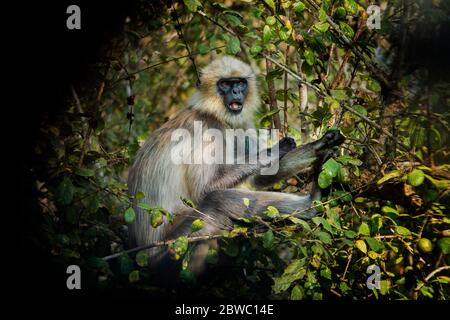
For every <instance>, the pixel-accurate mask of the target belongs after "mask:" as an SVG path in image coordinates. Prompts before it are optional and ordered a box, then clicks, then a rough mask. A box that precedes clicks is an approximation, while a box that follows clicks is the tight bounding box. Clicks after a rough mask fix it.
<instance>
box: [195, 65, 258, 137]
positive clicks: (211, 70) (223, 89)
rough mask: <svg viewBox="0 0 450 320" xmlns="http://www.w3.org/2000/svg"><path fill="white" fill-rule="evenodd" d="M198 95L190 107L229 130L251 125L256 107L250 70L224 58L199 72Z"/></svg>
mask: <svg viewBox="0 0 450 320" xmlns="http://www.w3.org/2000/svg"><path fill="white" fill-rule="evenodd" d="M200 82H201V84H200V86H199V92H198V94H197V95H196V96H195V97H194V100H193V102H192V104H193V105H194V107H195V108H198V109H201V110H202V111H205V112H208V113H210V114H212V115H214V116H215V117H217V118H218V119H219V120H221V121H224V122H225V123H227V124H228V125H229V126H231V127H233V128H240V127H248V126H251V125H252V120H253V115H254V112H255V110H256V108H257V106H258V104H259V94H258V88H257V84H256V76H255V74H254V72H253V70H252V68H251V67H250V66H249V65H248V64H246V63H244V62H242V61H240V60H238V59H235V58H233V57H230V56H225V57H223V58H220V59H217V60H215V61H213V62H212V63H211V64H209V65H208V66H206V67H205V68H204V69H202V70H201V76H200Z"/></svg>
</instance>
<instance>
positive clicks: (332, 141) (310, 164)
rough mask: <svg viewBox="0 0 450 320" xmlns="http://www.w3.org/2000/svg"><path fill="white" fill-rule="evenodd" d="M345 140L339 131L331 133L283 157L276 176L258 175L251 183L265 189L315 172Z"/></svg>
mask: <svg viewBox="0 0 450 320" xmlns="http://www.w3.org/2000/svg"><path fill="white" fill-rule="evenodd" d="M344 139H345V138H344V137H343V136H342V134H341V133H340V132H339V131H338V130H334V131H329V132H327V133H326V134H325V135H324V136H323V137H322V138H320V139H319V140H317V141H314V142H311V143H308V144H305V145H303V146H300V147H298V148H295V149H294V150H292V151H290V152H288V153H287V154H286V155H285V156H283V157H282V158H281V159H280V160H279V169H278V171H277V173H276V174H272V175H264V174H256V175H254V176H253V177H252V178H251V183H252V184H253V185H254V186H256V187H265V186H269V185H272V184H273V183H275V182H277V181H280V180H282V179H286V178H289V177H291V176H293V175H295V174H298V173H306V172H311V171H314V170H315V169H316V167H317V166H319V165H321V164H322V163H323V162H324V161H326V160H327V159H328V158H329V157H330V155H331V154H332V152H333V149H334V148H335V147H336V146H338V145H340V144H341V143H342V142H343V141H344Z"/></svg>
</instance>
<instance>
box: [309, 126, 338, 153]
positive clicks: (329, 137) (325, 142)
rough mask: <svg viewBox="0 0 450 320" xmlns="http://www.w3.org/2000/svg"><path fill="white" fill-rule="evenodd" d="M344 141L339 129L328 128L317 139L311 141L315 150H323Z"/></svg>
mask: <svg viewBox="0 0 450 320" xmlns="http://www.w3.org/2000/svg"><path fill="white" fill-rule="evenodd" d="M344 141H345V136H344V135H343V134H342V133H341V132H340V131H339V130H330V131H328V132H327V133H325V135H324V136H323V137H322V138H320V139H319V140H317V141H315V142H313V148H314V150H315V151H316V152H323V151H326V150H328V149H333V147H337V146H339V145H341V144H342V143H343V142H344Z"/></svg>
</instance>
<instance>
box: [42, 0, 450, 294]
mask: <svg viewBox="0 0 450 320" xmlns="http://www.w3.org/2000/svg"><path fill="white" fill-rule="evenodd" d="M368 5H369V3H368V2H366V1H355V0H343V1H341V0H338V1H330V0H323V1H321V2H320V1H317V0H311V1H310V0H305V1H276V0H264V1H250V0H248V1H247V0H245V1H234V0H227V1H223V2H220V1H217V2H212V1H199V0H184V1H174V2H173V3H170V2H169V3H168V5H167V7H166V6H164V5H160V7H157V9H158V16H157V19H155V18H154V17H153V18H152V19H150V18H149V17H150V15H147V11H151V10H152V9H154V8H153V7H152V5H150V4H149V3H147V2H145V1H142V2H139V4H138V6H139V9H140V10H137V11H138V12H139V14H136V15H135V16H130V17H128V18H127V20H126V21H125V22H124V23H123V29H124V32H123V33H122V34H120V35H119V36H118V37H116V38H114V41H111V43H108V44H107V48H106V49H105V54H104V57H103V59H102V60H101V61H99V62H98V63H97V64H96V65H94V66H93V70H95V72H96V73H97V74H98V75H99V76H98V81H97V82H96V83H95V86H94V87H92V86H88V85H84V84H75V85H74V86H73V87H72V97H71V98H70V99H69V102H68V104H67V108H66V111H65V112H64V114H62V115H61V116H60V117H59V118H58V119H57V121H50V120H49V119H47V118H44V119H43V120H42V125H41V128H42V129H41V135H40V136H39V140H38V142H37V143H36V145H35V149H34V152H35V154H36V155H38V156H40V159H41V161H40V162H38V163H35V164H34V168H33V170H34V171H33V174H34V179H35V181H36V187H37V189H38V192H39V199H38V201H39V204H40V209H41V211H42V217H43V219H44V220H43V223H42V224H41V225H39V226H38V229H39V232H40V234H41V235H43V238H44V239H45V241H43V240H42V237H41V238H40V240H39V241H42V247H43V248H44V250H46V251H48V252H50V253H51V255H52V256H54V261H57V263H60V264H63V265H68V264H72V263H75V264H78V265H80V266H81V267H82V268H83V270H88V273H89V277H90V281H89V286H90V288H104V289H105V290H109V289H117V288H124V287H127V288H133V289H136V290H142V291H146V290H155V288H153V287H151V285H152V279H154V277H157V275H154V274H152V273H151V272H149V271H148V270H147V268H146V266H147V264H148V257H147V256H146V253H145V251H140V252H137V253H136V252H132V253H129V254H123V255H120V256H119V257H118V258H114V259H109V260H107V261H105V260H103V259H101V258H102V257H105V256H108V255H111V254H115V253H118V252H121V251H124V250H126V249H129V248H128V246H127V232H126V225H127V224H128V223H131V222H132V221H133V220H134V212H133V210H132V209H130V203H131V202H130V197H129V195H128V194H127V186H126V183H125V181H126V175H127V168H128V167H129V165H130V164H131V161H132V159H133V156H134V154H135V153H136V151H137V149H138V148H139V146H140V145H141V144H142V143H143V141H144V140H145V139H146V137H148V135H149V134H150V133H151V132H152V131H153V130H154V129H156V128H158V127H159V126H160V125H161V124H162V123H164V122H165V121H166V120H167V119H168V117H170V116H171V115H172V114H173V113H175V112H177V111H178V110H180V109H181V108H183V107H184V106H185V105H186V103H187V100H188V98H189V96H190V95H191V94H192V93H193V92H194V90H195V83H196V80H197V69H196V67H200V66H204V65H205V64H207V63H208V62H209V61H210V60H211V59H213V58H214V57H215V56H218V55H222V54H228V55H235V56H238V57H239V58H241V59H242V60H244V61H247V62H249V63H251V64H252V66H253V67H254V68H255V69H257V70H259V75H258V78H259V82H260V87H261V96H262V101H263V102H264V103H263V105H262V106H261V108H260V110H259V112H258V122H257V126H259V127H265V128H269V127H275V128H278V129H281V131H282V132H283V134H286V135H289V136H292V137H294V138H295V139H296V141H297V143H306V142H309V141H311V140H313V139H316V138H318V137H320V136H321V135H322V134H323V133H324V132H325V131H326V130H327V129H329V128H330V127H338V128H340V129H341V131H342V132H343V133H344V134H345V135H346V137H347V140H346V143H345V144H344V146H343V149H342V151H341V154H340V156H338V157H336V158H335V159H331V160H329V161H328V162H327V163H326V164H325V166H324V168H323V170H322V172H321V174H320V176H319V185H320V186H321V187H322V188H323V189H325V190H326V191H327V196H326V197H325V198H323V199H322V201H321V202H320V203H316V204H315V206H316V207H317V208H318V209H319V211H320V214H319V215H318V216H317V217H315V218H313V219H312V221H307V222H306V221H302V220H300V219H297V218H295V217H293V216H291V215H280V214H279V213H278V210H277V209H276V208H274V207H269V208H268V210H267V220H264V221H262V220H261V219H259V220H258V219H256V218H255V219H254V220H252V221H242V224H239V225H236V227H235V228H234V229H233V230H230V231H229V232H226V233H225V234H224V236H223V238H222V239H221V240H220V241H221V243H222V246H221V251H223V252H221V253H223V254H225V255H227V256H228V257H230V261H231V262H230V263H231V268H229V269H227V270H231V271H228V273H227V272H226V270H223V272H220V277H219V276H218V277H213V279H212V280H211V281H210V282H208V284H207V285H206V284H198V283H196V279H195V278H194V276H193V275H192V274H190V273H189V272H188V271H186V270H183V271H182V272H181V273H180V277H181V278H182V280H183V281H184V282H185V283H186V286H187V288H190V289H189V290H192V291H196V290H197V289H198V286H201V287H202V288H203V289H204V291H203V292H204V294H213V295H215V296H218V297H247V298H264V297H266V298H267V297H269V298H276V299H326V298H331V297H335V298H337V297H347V298H351V299H381V298H383V297H384V298H387V299H425V298H433V299H448V298H449V291H448V289H449V287H448V285H449V281H450V277H449V269H450V267H449V266H448V264H449V257H450V256H449V253H450V228H449V226H450V217H449V215H448V203H449V190H450V169H449V162H448V153H449V148H448V139H449V137H448V120H449V114H448V107H449V101H450V100H449V95H448V93H449V92H450V83H449V82H448V75H447V74H445V71H444V70H442V68H440V65H439V63H437V62H436V60H439V57H440V56H439V54H438V55H436V54H435V53H436V52H435V51H433V50H432V48H431V47H427V45H436V43H435V42H427V41H428V40H427V39H428V35H430V34H435V35H437V36H436V38H435V39H438V40H439V39H440V38H439V36H440V35H445V32H446V30H447V29H445V28H448V26H446V25H445V24H446V23H447V24H448V18H449V14H450V10H449V9H450V8H449V7H448V4H446V3H445V2H440V1H433V2H432V3H430V2H428V1H416V2H414V3H413V2H410V1H389V3H388V2H387V1H382V2H381V5H380V6H381V9H382V16H381V24H380V25H381V29H373V30H370V29H367V27H366V23H365V22H366V20H367V19H368V14H367V12H366V8H367V6H368ZM153 6H156V5H155V4H153ZM442 41H443V40H442ZM424 44H425V45H424ZM424 46H425V47H426V48H424ZM421 50H422V51H421ZM423 51H425V52H423ZM190 55H191V57H193V58H194V59H195V64H194V63H193V62H192V59H190ZM445 59H447V57H446V58H445ZM441 62H442V63H443V64H445V63H447V62H446V61H441ZM436 66H438V67H437V68H436ZM443 71H444V72H443ZM306 178H307V177H306ZM306 178H305V177H292V178H290V179H288V180H287V181H280V182H279V183H277V184H275V185H274V186H273V187H272V189H273V190H277V191H283V192H291V193H297V192H301V191H302V192H305V190H306V189H307V188H308V183H307V179H306ZM136 196H137V197H140V196H141V195H136ZM243 201H245V199H243ZM194 205H195V204H194ZM143 206H145V204H144V205H143ZM148 210H149V214H152V215H155V214H159V213H158V210H155V209H154V208H148ZM166 214H171V213H166ZM199 224H200V226H197V227H201V223H199ZM187 241H188V239H187V238H181V239H178V240H177V242H175V243H173V244H172V246H173V247H174V248H176V249H177V250H178V251H179V253H180V259H188V258H189V251H190V249H189V248H188V246H186V243H187ZM192 245H195V243H192V244H191V246H192ZM217 256H218V252H215V251H213V250H211V251H210V254H209V257H208V264H209V265H210V266H211V267H212V268H214V265H215V263H216V262H217ZM370 265H376V266H378V267H379V268H380V270H381V283H380V288H379V289H372V290H370V289H368V287H367V285H366V281H367V278H368V277H369V276H370V273H367V272H366V270H367V268H368V267H369V266H370ZM217 268H220V266H217ZM197 291H198V290H197ZM205 292H207V293H205Z"/></svg>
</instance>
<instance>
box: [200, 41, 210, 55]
mask: <svg viewBox="0 0 450 320" xmlns="http://www.w3.org/2000/svg"><path fill="white" fill-rule="evenodd" d="M198 53H200V54H201V55H205V54H208V53H209V47H208V46H206V45H204V44H203V43H201V44H200V45H199V46H198Z"/></svg>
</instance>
